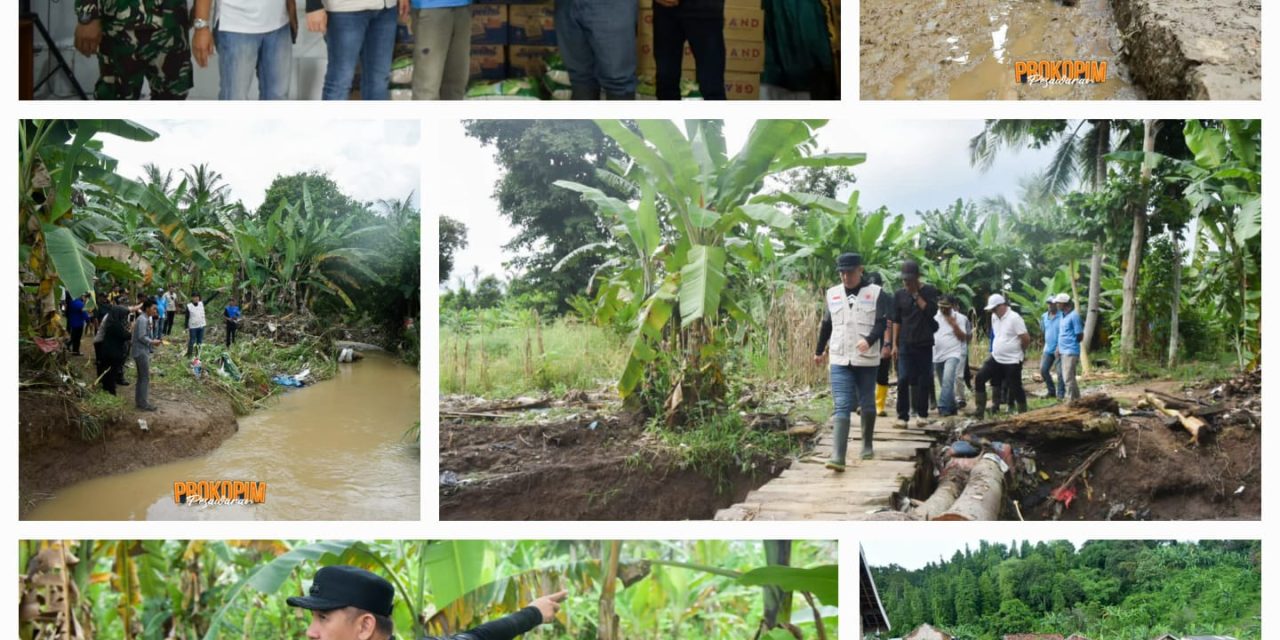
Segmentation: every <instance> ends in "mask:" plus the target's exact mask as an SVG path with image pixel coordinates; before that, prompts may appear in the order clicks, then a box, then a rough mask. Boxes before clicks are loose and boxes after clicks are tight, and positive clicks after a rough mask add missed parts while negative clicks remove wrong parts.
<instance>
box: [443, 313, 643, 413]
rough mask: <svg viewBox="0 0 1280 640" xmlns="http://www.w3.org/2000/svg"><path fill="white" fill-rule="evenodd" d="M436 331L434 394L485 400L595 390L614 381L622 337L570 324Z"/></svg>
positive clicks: (570, 321) (563, 320)
mask: <svg viewBox="0 0 1280 640" xmlns="http://www.w3.org/2000/svg"><path fill="white" fill-rule="evenodd" d="M495 324H496V323H489V322H484V321H481V322H476V323H474V324H472V325H471V326H469V327H467V328H466V329H459V328H457V327H454V326H449V325H444V326H442V327H441V330H440V390H441V392H442V393H465V394H469V395H478V396H488V397H511V396H518V395H521V394H526V393H533V392H546V391H552V392H557V393H560V392H563V391H566V390H569V389H595V388H598V387H601V386H608V385H611V384H613V383H614V382H615V381H616V380H617V376H618V374H619V373H620V372H621V371H622V364H623V359H624V358H625V355H626V354H625V351H624V350H625V346H626V345H625V337H623V336H620V335H617V334H616V333H613V332H611V331H608V330H606V329H602V328H599V327H596V326H594V325H588V324H583V323H581V322H579V321H576V320H574V319H570V318H560V319H557V320H555V321H553V322H551V323H549V324H544V323H543V322H541V321H536V322H528V323H522V324H519V325H500V326H495Z"/></svg>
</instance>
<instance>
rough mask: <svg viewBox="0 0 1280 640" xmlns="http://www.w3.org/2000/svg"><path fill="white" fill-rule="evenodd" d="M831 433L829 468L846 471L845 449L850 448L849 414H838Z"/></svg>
mask: <svg viewBox="0 0 1280 640" xmlns="http://www.w3.org/2000/svg"><path fill="white" fill-rule="evenodd" d="M833 422H834V428H833V429H832V434H831V440H832V442H831V459H830V460H828V461H827V468H828V469H831V470H832V471H844V458H845V451H846V450H847V449H848V448H849V416H848V415H842V416H836V417H835V418H834V419H833Z"/></svg>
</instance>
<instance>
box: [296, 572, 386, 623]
mask: <svg viewBox="0 0 1280 640" xmlns="http://www.w3.org/2000/svg"><path fill="white" fill-rule="evenodd" d="M395 597H396V590H395V587H392V586H391V583H390V582H387V580H386V578H383V577H382V576H380V575H378V574H376V573H372V572H369V571H365V570H364V569H361V568H359V567H351V566H347V565H333V566H330V567H321V568H320V570H319V571H317V572H316V577H315V579H314V580H312V581H311V590H310V591H309V592H308V593H307V595H305V596H292V597H290V598H289V599H288V600H286V602H288V603H289V606H291V607H301V608H303V609H310V610H312V611H332V610H334V609H341V608H343V607H355V608H357V609H364V610H365V611H368V612H370V613H376V614H378V615H380V616H390V615H391V607H392V605H393V604H394V601H395Z"/></svg>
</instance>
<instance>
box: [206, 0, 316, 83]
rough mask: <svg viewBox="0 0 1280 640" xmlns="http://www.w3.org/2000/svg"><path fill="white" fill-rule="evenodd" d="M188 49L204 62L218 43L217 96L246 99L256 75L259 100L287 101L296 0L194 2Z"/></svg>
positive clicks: (291, 74) (207, 62)
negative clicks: (193, 18)
mask: <svg viewBox="0 0 1280 640" xmlns="http://www.w3.org/2000/svg"><path fill="white" fill-rule="evenodd" d="M193 13H194V16H195V22H194V27H195V28H194V30H193V32H192V36H191V53H192V55H193V56H194V57H195V59H196V64H198V65H200V66H201V67H202V68H203V67H205V66H208V64H209V56H211V55H213V54H214V47H215V46H216V47H217V55H218V76H219V86H218V99H219V100H248V99H249V86H250V85H251V84H252V83H253V79H254V78H255V77H256V78H257V79H258V99H259V100H288V99H289V82H290V80H291V79H292V78H293V39H294V34H295V33H296V32H297V9H296V6H295V4H294V0H218V1H217V7H216V11H215V7H214V0H196V5H195V9H194V12H193Z"/></svg>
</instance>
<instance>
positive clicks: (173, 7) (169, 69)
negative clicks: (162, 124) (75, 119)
mask: <svg viewBox="0 0 1280 640" xmlns="http://www.w3.org/2000/svg"><path fill="white" fill-rule="evenodd" d="M76 15H77V16H78V17H79V21H80V26H78V27H76V49H77V50H78V51H79V52H80V53H82V54H84V55H86V56H91V55H93V54H95V53H96V54H98V69H99V78H98V85H97V87H96V88H95V89H94V96H95V97H97V99H99V100H137V99H138V98H139V97H140V96H141V95H142V81H143V80H144V79H145V80H146V81H147V83H148V84H149V85H150V86H151V98H152V99H154V100H185V99H186V97H187V92H188V91H190V90H191V84H192V82H191V42H190V38H189V34H188V29H189V28H190V26H191V25H190V24H189V23H190V20H189V17H190V16H189V14H188V12H187V0H76Z"/></svg>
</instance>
